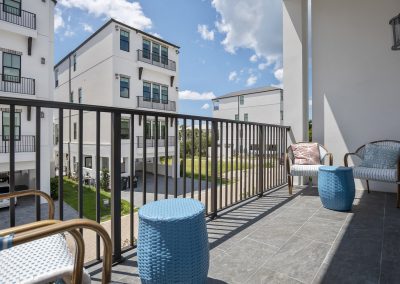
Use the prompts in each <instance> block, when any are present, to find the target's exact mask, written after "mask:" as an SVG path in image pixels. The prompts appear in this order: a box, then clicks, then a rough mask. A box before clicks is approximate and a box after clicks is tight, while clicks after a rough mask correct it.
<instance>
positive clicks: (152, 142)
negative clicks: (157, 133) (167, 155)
mask: <svg viewBox="0 0 400 284" xmlns="http://www.w3.org/2000/svg"><path fill="white" fill-rule="evenodd" d="M167 140H168V141H167ZM156 143H158V147H165V144H166V143H167V144H168V146H171V147H172V146H175V137H174V136H168V139H165V138H158V141H156V139H155V138H147V139H146V147H149V148H154V147H156ZM137 147H138V148H143V136H138V137H137Z"/></svg>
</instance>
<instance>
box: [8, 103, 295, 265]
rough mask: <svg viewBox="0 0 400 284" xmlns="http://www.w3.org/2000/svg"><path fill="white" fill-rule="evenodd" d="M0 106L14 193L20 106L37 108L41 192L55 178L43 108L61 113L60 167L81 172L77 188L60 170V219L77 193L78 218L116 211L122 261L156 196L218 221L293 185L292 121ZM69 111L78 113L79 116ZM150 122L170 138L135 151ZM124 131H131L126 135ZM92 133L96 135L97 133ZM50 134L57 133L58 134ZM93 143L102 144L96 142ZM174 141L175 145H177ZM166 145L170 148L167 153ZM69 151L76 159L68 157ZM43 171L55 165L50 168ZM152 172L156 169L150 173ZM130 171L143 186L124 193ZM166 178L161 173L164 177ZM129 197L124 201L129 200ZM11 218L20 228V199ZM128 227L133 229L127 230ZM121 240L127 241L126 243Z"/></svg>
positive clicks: (114, 228)
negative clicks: (44, 148)
mask: <svg viewBox="0 0 400 284" xmlns="http://www.w3.org/2000/svg"><path fill="white" fill-rule="evenodd" d="M0 105H5V106H6V107H8V108H9V111H10V141H9V143H10V144H9V153H10V154H9V161H8V163H9V173H10V175H9V185H10V192H13V191H14V190H15V172H16V168H15V153H16V152H17V147H16V145H17V143H18V142H17V141H15V134H16V133H15V111H16V107H17V106H18V107H19V106H30V107H32V108H36V111H35V116H36V119H35V121H36V123H35V125H36V135H35V138H36V139H35V150H36V151H35V156H36V158H35V169H36V170H35V174H36V179H35V180H36V189H37V190H40V188H41V183H42V182H48V181H44V180H40V177H41V170H42V163H48V161H42V159H41V158H40V149H41V144H42V141H41V139H40V137H41V135H40V134H41V131H42V129H41V117H40V114H41V109H42V108H46V109H52V110H53V113H54V115H55V117H54V119H53V120H54V121H55V122H56V123H58V146H56V147H55V149H54V150H55V151H57V152H58V156H57V159H58V165H65V163H67V174H68V175H69V174H70V173H71V171H72V170H73V166H72V161H74V162H76V169H77V179H76V181H75V182H76V186H73V187H71V186H68V187H64V176H63V175H64V171H59V172H58V204H59V206H58V209H57V213H58V214H57V215H56V216H57V217H58V218H59V219H61V220H63V219H65V217H67V216H71V214H64V202H68V200H69V199H71V196H72V197H73V200H78V202H75V201H74V202H73V204H72V205H71V206H68V210H71V208H72V206H75V207H74V208H75V209H76V214H75V215H76V216H78V217H79V218H84V217H87V218H88V217H89V216H92V218H94V220H95V221H97V222H99V223H100V222H101V221H102V220H103V219H102V217H101V216H102V215H101V214H103V213H104V212H105V211H107V212H109V214H110V216H109V217H110V218H111V226H107V228H108V229H107V230H109V233H110V235H111V237H112V240H113V253H114V260H115V261H118V260H120V259H121V254H122V252H123V251H124V250H125V249H131V248H133V247H135V245H136V237H137V236H136V233H135V232H136V231H137V230H136V228H135V224H137V218H138V217H137V213H135V212H136V211H137V210H136V209H137V208H139V207H141V206H143V205H144V204H146V203H148V202H150V201H153V200H159V199H167V198H178V197H180V198H194V199H197V200H199V201H200V202H202V203H203V204H204V205H205V208H206V215H207V216H208V217H211V218H216V217H218V213H219V212H220V211H221V210H224V209H226V208H229V207H231V206H234V205H236V204H238V203H240V202H243V201H245V200H247V199H249V198H256V197H258V196H262V195H263V194H264V193H265V192H267V191H269V190H271V189H275V188H278V187H281V186H284V185H286V184H287V173H286V168H285V164H284V162H283V163H282V156H283V155H284V153H285V149H286V148H287V145H288V137H289V135H288V132H289V130H290V128H289V127H286V126H280V125H272V124H262V123H253V122H245V121H234V120H226V119H217V118H210V117H201V116H192V115H183V114H176V113H165V112H155V111H145V110H138V109H128V108H115V107H106V106H96V105H84V104H73V103H64V102H58V101H44V100H35V99H20V98H7V97H0ZM70 113H72V118H71V115H70ZM89 117H90V120H89ZM121 117H123V118H124V119H126V117H129V118H130V124H129V137H130V139H129V144H128V147H127V145H125V144H123V145H122V143H121ZM71 119H72V120H73V121H72V123H74V124H76V125H77V131H76V132H77V140H74V149H75V151H76V152H75V154H74V155H76V156H77V159H76V160H75V158H74V159H73V158H72V156H71V155H70V154H69V153H68V151H69V144H70V143H68V139H69V138H68V135H69V134H68V131H64V129H65V130H67V129H69V128H70V123H71ZM107 120H108V121H107ZM160 121H162V122H163V126H160V125H161V124H160V123H159V122H160ZM148 122H151V123H148ZM144 126H146V127H144ZM149 126H150V127H151V133H153V132H152V131H154V133H161V130H162V131H163V136H164V135H165V136H164V137H165V139H156V138H154V142H151V145H154V148H152V150H151V151H149V149H148V148H149V147H148V145H147V143H142V145H143V148H141V151H136V150H135V149H136V147H135V143H136V142H137V141H136V139H137V138H136V137H137V136H138V135H140V136H142V137H146V134H148V133H149V132H148V131H150V129H148V127H149ZM85 127H90V128H92V129H93V132H92V131H91V130H90V131H88V130H87V129H84V128H85ZM160 127H163V129H160ZM43 131H49V129H43ZM125 131H126V130H125V129H124V134H125ZM91 133H92V134H91ZM103 133H107V134H109V133H111V143H110V142H109V141H108V140H107V141H106V143H108V145H109V147H110V152H111V159H110V161H111V164H110V165H109V167H108V168H109V175H110V178H111V182H110V187H108V186H107V187H106V188H104V185H103V184H104V181H105V180H106V179H104V177H103V174H101V171H102V168H101V163H100V162H101V160H102V157H103V156H104V154H102V155H101V154H100V153H101V151H100V150H102V153H103V152H104V147H106V146H105V143H104V141H102V134H103ZM90 135H93V136H95V137H90ZM46 136H48V137H52V135H46ZM84 139H85V140H84ZM86 139H87V141H90V142H88V143H87V144H86V143H85V142H84V141H86ZM92 141H95V143H94V144H93V142H92ZM171 141H173V142H171ZM45 143H47V141H46V142H45ZM171 143H173V144H171ZM170 145H173V147H172V149H171V147H170ZM84 146H85V147H84ZM64 147H65V148H64ZM89 147H93V148H94V149H93V150H94V153H95V154H94V157H93V167H92V168H93V171H95V176H94V177H93V179H94V182H93V183H92V184H94V185H95V186H94V188H93V190H92V192H95V198H91V199H90V200H89V199H85V200H84V198H88V197H86V196H87V195H86V193H87V191H85V195H84V190H85V188H84V181H85V177H86V175H87V173H86V172H85V169H84V157H86V156H87V154H88V153H86V152H85V151H89ZM160 147H163V148H164V149H163V151H161V150H160ZM123 151H125V152H124V153H123ZM64 153H65V154H64ZM67 153H68V155H67ZM90 155H92V154H90ZM66 156H68V157H69V158H68V159H65V157H66ZM126 157H128V160H126V159H127V158H126ZM149 158H152V159H153V162H152V163H151V164H149V163H148V160H149ZM122 160H123V161H124V163H123V164H124V165H125V166H127V173H126V174H124V175H123V176H121V169H122V165H121V164H122V162H121V161H122ZM283 161H284V160H283ZM136 163H137V164H136ZM136 165H137V167H138V168H141V169H142V171H141V172H140V176H139V179H140V182H137V180H136V179H137V177H138V176H137V174H136V171H135V167H136ZM139 165H140V166H139ZM43 168H44V169H48V166H44V167H43ZM149 170H151V171H152V173H149V172H148V171H149ZM49 176H50V173H49ZM126 176H129V177H128V179H129V180H130V183H129V184H131V185H134V184H137V186H138V188H135V190H130V192H129V194H124V195H123V196H122V194H121V190H122V189H124V188H126V187H127V186H126V182H125V179H126V178H127V177H126ZM159 176H162V178H161V179H159ZM164 177H169V178H164ZM103 190H107V191H108V190H110V192H111V198H110V199H109V203H108V202H107V203H103V200H102V198H104V194H103V193H102V191H103ZM67 191H68V192H67ZM64 192H65V193H66V194H64ZM67 193H68V194H67ZM122 198H125V201H123V199H122ZM125 202H128V203H129V208H127V206H122V205H121V203H125ZM90 203H92V204H91V207H90V208H94V209H91V210H93V211H95V212H88V210H90V209H89V204H90ZM40 206H41V205H40V201H39V199H37V200H36V219H37V220H40V219H41V215H40V214H41V213H40V212H41V207H40ZM84 206H87V208H86V207H85V208H84ZM106 209H107V210H106ZM126 210H128V212H127V211H126ZM121 211H122V212H121ZM69 213H71V212H69ZM90 213H91V214H90ZM87 214H89V215H87ZM123 214H128V215H129V218H125V217H124V218H122V217H123V216H122V215H123ZM72 215H74V214H72ZM93 216H94V217H93ZM9 222H10V223H9V224H10V226H14V225H15V200H14V199H12V200H10V207H9ZM122 227H125V228H128V230H122ZM126 231H128V233H126ZM125 234H126V235H125ZM88 238H89V236H88ZM85 240H86V238H85ZM122 240H127V242H123V241H122ZM87 241H92V242H93V243H96V249H95V251H94V252H93V259H94V260H95V259H97V260H99V259H100V257H101V256H100V238H99V237H98V236H97V237H94V236H93V240H89V239H87ZM91 253H92V252H90V251H87V252H86V255H91Z"/></svg>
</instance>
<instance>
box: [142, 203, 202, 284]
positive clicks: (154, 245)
mask: <svg viewBox="0 0 400 284" xmlns="http://www.w3.org/2000/svg"><path fill="white" fill-rule="evenodd" d="M204 212H205V211H204V206H203V204H202V203H200V202H198V201H196V200H193V199H185V198H175V199H167V200H161V201H156V202H152V203H149V204H147V205H145V206H143V207H142V208H141V209H140V210H139V238H138V266H139V276H140V279H141V281H142V283H157V284H162V283H205V282H206V280H207V274H208V267H209V248H208V236H207V228H206V221H205V215H204V214H205V213H204Z"/></svg>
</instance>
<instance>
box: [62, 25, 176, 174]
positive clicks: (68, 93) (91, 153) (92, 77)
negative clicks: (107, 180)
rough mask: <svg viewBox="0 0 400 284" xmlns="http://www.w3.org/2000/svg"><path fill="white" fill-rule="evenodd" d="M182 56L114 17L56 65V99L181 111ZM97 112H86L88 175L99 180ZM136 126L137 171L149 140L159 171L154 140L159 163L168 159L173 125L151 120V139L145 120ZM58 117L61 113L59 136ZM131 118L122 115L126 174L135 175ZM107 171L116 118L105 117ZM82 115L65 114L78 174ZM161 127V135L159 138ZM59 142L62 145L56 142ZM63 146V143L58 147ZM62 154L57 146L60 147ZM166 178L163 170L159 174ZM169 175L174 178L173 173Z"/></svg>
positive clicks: (70, 165)
mask: <svg viewBox="0 0 400 284" xmlns="http://www.w3.org/2000/svg"><path fill="white" fill-rule="evenodd" d="M178 55H179V47H178V46H176V45H174V44H171V43H169V42H167V41H164V40H162V39H160V38H157V37H155V36H153V35H150V34H147V33H145V32H143V31H140V30H137V29H135V28H132V27H130V26H127V25H125V24H123V23H121V22H118V21H115V20H113V19H111V20H110V21H108V22H107V23H106V24H104V25H103V26H102V27H101V28H100V29H99V30H97V31H96V32H95V33H94V34H93V35H92V36H90V37H89V38H88V39H87V40H86V41H85V42H83V43H82V44H81V45H79V46H78V47H77V48H76V49H74V50H73V51H71V52H70V53H69V54H68V55H67V56H66V57H64V58H63V59H62V60H61V61H60V62H59V63H58V64H56V65H55V67H54V74H55V99H56V100H58V101H63V102H71V103H77V104H89V105H90V104H95V105H103V106H112V107H122V108H131V109H141V110H148V111H157V112H169V113H175V112H177V110H178V82H179V77H178V71H179V70H178ZM95 116H96V114H95V113H90V112H85V113H84V114H83V124H84V126H83V129H85V133H84V136H83V151H84V152H83V155H84V157H83V167H84V171H85V174H89V175H90V176H94V173H95V169H94V165H95V162H94V161H95V158H96V157H95V138H96V135H95V133H96V132H95V129H96V127H94V126H95V125H96V118H95ZM136 118H137V119H135V121H134V122H133V123H134V129H135V134H136V135H135V140H134V151H135V170H142V167H143V142H144V141H146V145H147V151H146V157H147V159H146V161H147V170H148V171H154V167H156V166H158V164H159V161H156V160H155V157H154V156H155V155H154V152H155V151H154V145H155V143H154V141H155V138H156V137H157V136H158V138H159V139H158V146H159V149H158V156H159V158H158V160H159V159H160V158H161V157H164V156H165V147H164V144H163V141H165V135H166V127H168V133H170V136H171V134H173V133H174V126H173V124H171V123H168V125H166V124H165V121H164V119H163V118H159V119H158V127H156V122H155V118H154V117H148V118H147V123H146V125H147V127H146V139H143V124H144V123H143V122H142V120H141V119H140V118H139V117H136ZM58 119H59V118H58V116H57V114H55V128H56V131H55V132H56V133H57V128H58ZM130 123H131V121H130V117H129V116H124V115H122V122H121V131H122V135H121V140H122V142H121V143H122V145H121V147H122V152H121V155H122V160H121V163H122V172H123V173H126V174H127V173H129V172H130V160H129V157H130V133H129V131H130ZM101 125H102V127H101V128H102V129H105V131H101V139H100V140H101V147H100V148H101V163H100V164H101V165H100V167H101V169H109V168H110V163H111V131H110V130H111V117H110V116H108V115H107V114H102V116H101ZM78 127H79V121H78V112H76V111H69V112H68V111H65V112H64V133H63V136H64V153H65V155H66V156H65V159H64V161H65V163H66V164H65V165H63V170H64V172H65V173H67V174H72V175H74V174H76V172H77V166H78V163H77V162H78V138H79V137H78ZM156 129H157V130H158V134H156ZM55 140H57V137H56V139H55ZM174 141H175V139H174V138H173V137H169V142H168V143H169V146H170V147H169V148H168V152H169V153H171V156H172V153H173V150H174V144H173V142H174ZM55 142H57V141H55ZM55 144H57V143H55ZM55 149H56V151H55V156H57V155H58V154H57V147H55ZM159 173H160V174H162V172H159ZM169 175H173V172H172V169H171V170H170V171H169Z"/></svg>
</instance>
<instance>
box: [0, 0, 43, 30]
mask: <svg viewBox="0 0 400 284" xmlns="http://www.w3.org/2000/svg"><path fill="white" fill-rule="evenodd" d="M0 20H1V21H5V22H8V23H12V24H15V25H18V26H21V27H25V28H28V29H32V30H36V15H35V14H33V13H31V12H28V11H25V10H22V9H18V8H14V7H12V6H8V5H6V4H4V3H0Z"/></svg>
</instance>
